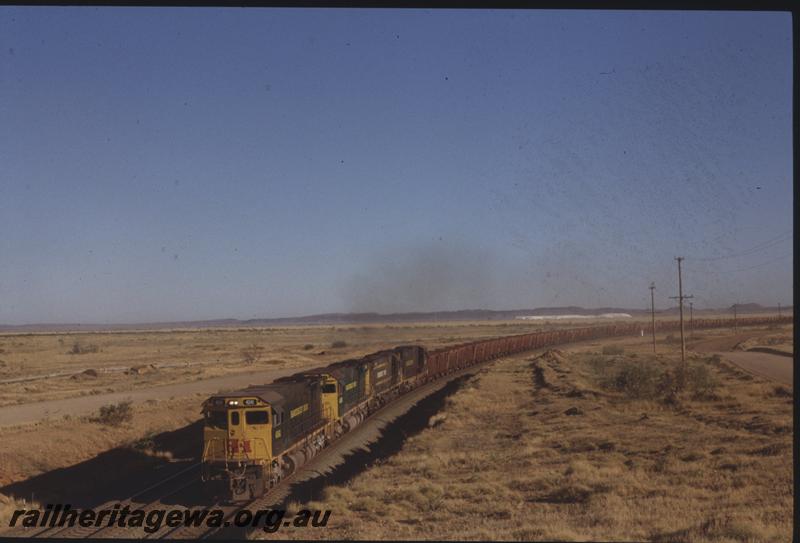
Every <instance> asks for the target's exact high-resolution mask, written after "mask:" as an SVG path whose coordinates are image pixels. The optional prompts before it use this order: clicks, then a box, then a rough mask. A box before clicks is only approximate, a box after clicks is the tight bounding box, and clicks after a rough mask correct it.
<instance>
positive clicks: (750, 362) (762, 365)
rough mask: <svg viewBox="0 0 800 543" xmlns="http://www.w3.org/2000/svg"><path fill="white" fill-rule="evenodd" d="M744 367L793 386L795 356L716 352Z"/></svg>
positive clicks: (751, 371)
mask: <svg viewBox="0 0 800 543" xmlns="http://www.w3.org/2000/svg"><path fill="white" fill-rule="evenodd" d="M716 354H718V355H720V356H721V357H722V358H724V359H726V360H729V361H731V362H733V363H734V364H736V365H737V366H739V367H740V368H742V369H745V370H747V371H749V372H750V373H754V374H756V375H759V376H761V377H766V378H768V379H772V380H773V381H778V382H779V383H782V384H784V385H789V386H792V373H793V369H794V367H793V366H794V358H792V357H789V356H779V355H776V354H769V353H759V352H752V351H750V352H748V351H743V352H721V353H716Z"/></svg>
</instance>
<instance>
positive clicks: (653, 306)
mask: <svg viewBox="0 0 800 543" xmlns="http://www.w3.org/2000/svg"><path fill="white" fill-rule="evenodd" d="M655 289H656V284H655V283H650V316H651V317H652V319H653V353H655V352H656V303H655V297H654V295H653V291H654V290H655Z"/></svg>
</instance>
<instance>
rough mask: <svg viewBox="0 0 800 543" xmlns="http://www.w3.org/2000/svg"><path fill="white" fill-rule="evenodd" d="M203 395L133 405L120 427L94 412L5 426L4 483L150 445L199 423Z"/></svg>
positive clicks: (0, 447) (0, 461) (1, 442)
mask: <svg viewBox="0 0 800 543" xmlns="http://www.w3.org/2000/svg"><path fill="white" fill-rule="evenodd" d="M203 399H204V396H199V395H198V396H192V397H190V398H182V399H175V400H163V401H155V400H153V401H149V402H147V403H145V404H143V405H138V406H133V407H132V408H131V409H132V412H133V420H132V423H131V424H122V425H119V426H111V425H104V424H98V423H97V422H95V421H94V417H93V416H86V417H71V416H68V415H67V416H65V417H64V418H63V419H62V420H52V421H46V422H41V423H38V424H35V425H25V426H18V427H13V428H3V439H0V487H2V486H5V485H8V484H11V483H15V482H19V481H23V480H26V479H29V478H32V477H36V476H37V475H41V474H43V473H47V472H49V471H52V470H55V469H59V468H65V467H68V466H73V465H75V464H78V463H80V462H83V461H85V460H89V459H92V458H94V457H96V456H97V455H98V454H99V453H101V452H104V451H108V450H110V449H113V448H114V447H119V446H123V445H126V444H131V446H134V447H135V448H137V449H146V448H147V447H146V438H147V436H150V435H153V434H157V433H160V432H165V431H170V430H176V429H178V428H181V427H183V426H185V425H187V424H189V423H192V422H194V421H196V420H197V418H198V412H199V407H198V406H199V405H200V403H201V402H202V401H203ZM198 447H199V445H198ZM21 497H26V496H21ZM27 498H30V497H29V496H27Z"/></svg>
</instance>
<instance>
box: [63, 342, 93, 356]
mask: <svg viewBox="0 0 800 543" xmlns="http://www.w3.org/2000/svg"><path fill="white" fill-rule="evenodd" d="M99 351H100V347H98V346H97V345H95V344H93V343H89V344H87V345H84V344H83V343H81V342H80V341H76V342H75V343H73V344H72V348H71V349H70V350H69V351H67V354H86V353H96V352H99Z"/></svg>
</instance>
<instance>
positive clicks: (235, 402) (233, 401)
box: [228, 400, 239, 405]
mask: <svg viewBox="0 0 800 543" xmlns="http://www.w3.org/2000/svg"><path fill="white" fill-rule="evenodd" d="M228 405H239V400H228Z"/></svg>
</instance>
